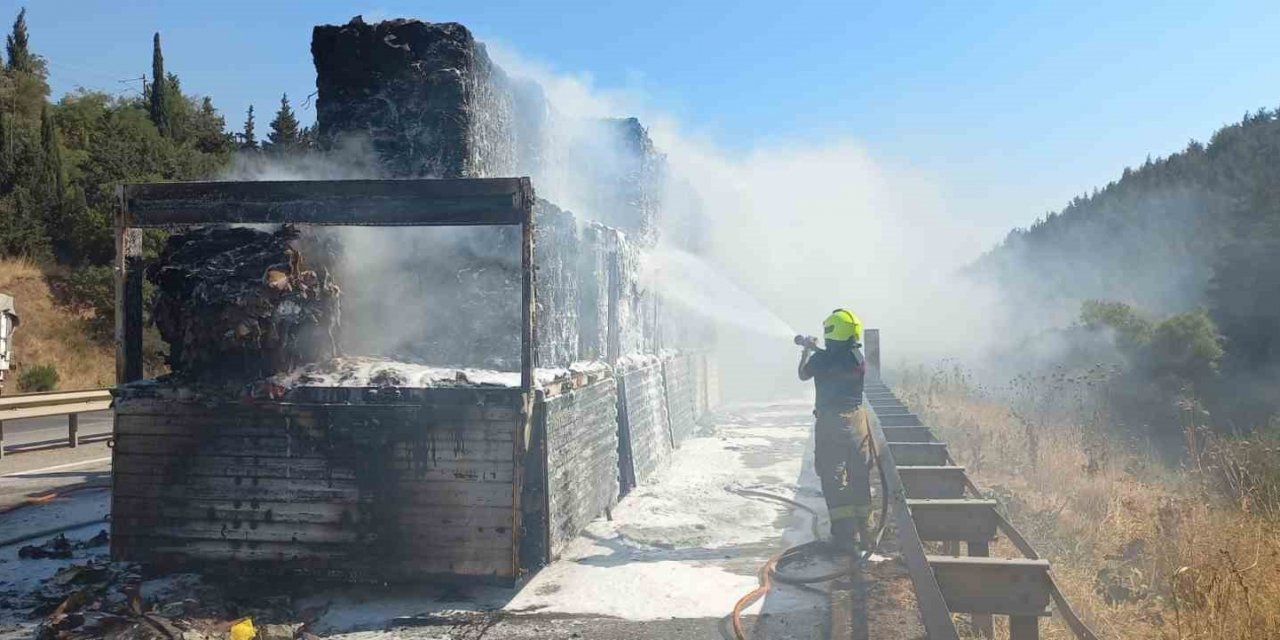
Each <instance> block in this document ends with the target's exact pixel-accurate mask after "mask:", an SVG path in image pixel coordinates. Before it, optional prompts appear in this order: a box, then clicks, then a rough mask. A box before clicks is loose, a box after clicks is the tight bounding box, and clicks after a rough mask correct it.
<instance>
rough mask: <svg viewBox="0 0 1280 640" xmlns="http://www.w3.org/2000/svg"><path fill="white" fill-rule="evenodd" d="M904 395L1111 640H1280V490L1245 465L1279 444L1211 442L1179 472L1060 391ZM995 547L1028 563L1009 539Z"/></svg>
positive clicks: (931, 378)
mask: <svg viewBox="0 0 1280 640" xmlns="http://www.w3.org/2000/svg"><path fill="white" fill-rule="evenodd" d="M898 389H899V390H900V391H901V396H902V398H903V399H904V401H906V402H907V403H908V404H909V405H910V406H912V407H913V409H914V410H915V411H916V412H917V413H920V414H922V416H923V417H924V418H925V420H926V423H927V424H929V425H930V426H932V427H934V429H935V431H936V432H937V434H938V436H939V437H940V438H941V439H943V440H945V441H946V442H947V443H948V445H949V446H950V448H951V450H952V455H953V456H954V457H955V458H956V460H957V463H958V464H961V465H965V466H967V467H968V468H969V470H970V473H971V476H972V477H973V478H974V481H975V482H976V483H977V484H978V486H979V487H981V488H982V489H983V491H984V492H986V493H989V495H990V497H993V498H995V499H997V500H999V501H1000V503H1001V505H1002V507H1003V510H1004V511H1005V513H1006V515H1007V516H1008V517H1009V518H1010V520H1011V521H1012V522H1013V523H1014V525H1015V526H1017V527H1018V529H1019V531H1021V532H1022V533H1023V535H1024V536H1025V537H1026V538H1027V539H1028V540H1029V541H1030V542H1031V543H1032V545H1033V546H1035V547H1036V549H1037V551H1038V552H1039V553H1040V554H1041V555H1042V556H1044V557H1046V558H1047V559H1049V560H1050V561H1052V562H1053V565H1054V572H1055V574H1056V575H1057V576H1058V579H1059V582H1060V583H1061V586H1062V588H1063V591H1064V592H1065V593H1066V595H1067V596H1068V598H1069V599H1070V600H1071V602H1072V603H1073V605H1074V607H1075V609H1076V610H1077V613H1079V614H1080V615H1081V617H1083V618H1084V619H1085V621H1086V622H1087V623H1089V624H1090V626H1091V627H1092V628H1093V629H1094V631H1095V632H1096V633H1098V635H1099V636H1100V637H1104V638H1162V639H1171V638H1177V639H1187V640H1190V639H1197V640H1199V639H1206V640H1208V639H1212V640H1228V639H1230V640H1246V639H1259V638H1280V535H1278V534H1280V522H1278V521H1277V519H1276V518H1275V517H1274V514H1275V510H1274V507H1273V506H1272V505H1275V504H1276V503H1275V502H1274V501H1272V500H1271V498H1272V496H1274V495H1275V494H1276V492H1277V485H1274V484H1270V483H1269V482H1268V479H1269V478H1268V477H1267V474H1266V473H1265V469H1267V468H1268V467H1267V466H1266V464H1258V463H1257V461H1256V460H1252V459H1248V458H1246V457H1245V456H1253V457H1257V456H1260V455H1265V454H1266V453H1267V452H1270V453H1275V452H1276V451H1277V449H1276V448H1275V447H1274V446H1271V447H1267V446H1261V445H1260V444H1259V443H1257V442H1256V441H1255V442H1253V443H1240V442H1234V441H1225V440H1217V441H1211V442H1208V443H1207V444H1206V446H1205V447H1204V451H1205V452H1206V453H1205V454H1203V455H1202V456H1201V458H1202V459H1201V460H1200V461H1198V462H1194V463H1193V464H1191V465H1190V468H1188V469H1173V468H1170V465H1169V464H1168V463H1166V462H1162V461H1160V460H1158V459H1157V458H1156V456H1154V455H1153V454H1150V453H1147V452H1144V451H1142V449H1141V447H1138V446H1135V445H1134V444H1133V443H1126V442H1124V441H1122V439H1121V438H1119V437H1118V436H1116V435H1115V434H1114V432H1113V431H1110V430H1109V429H1108V425H1107V424H1106V419H1105V416H1103V415H1102V414H1101V413H1100V412H1099V411H1097V410H1096V409H1094V408H1093V407H1091V406H1089V405H1088V403H1085V402H1076V401H1075V400H1076V399H1077V398H1081V397H1084V396H1083V395H1081V396H1077V397H1076V398H1072V397H1070V395H1069V394H1068V393H1066V392H1065V391H1064V389H1063V388H1062V387H1061V386H1060V385H1046V386H1045V388H1042V389H1034V388H1031V385H1029V386H1028V388H1027V389H1024V390H1023V395H1020V396H1017V397H1016V398H1015V400H1014V401H1012V402H1004V401H997V400H994V399H992V398H990V397H987V396H986V395H985V394H983V393H982V392H981V391H980V390H977V389H975V387H974V386H973V385H971V384H970V383H969V382H968V381H967V380H966V379H965V378H964V376H963V375H962V374H959V373H957V372H954V371H951V372H934V373H926V372H916V373H914V374H912V375H909V376H907V377H906V378H905V379H904V380H903V381H902V382H901V383H900V384H899V385H898ZM1064 399H1065V400H1066V401H1064ZM1259 449H1261V450H1262V453H1259V452H1258V451H1259ZM1263 462H1264V463H1269V462H1270V458H1267V459H1266V460H1264V461H1263ZM1273 469H1274V468H1273ZM1275 473H1276V474H1277V475H1280V470H1277V471H1275ZM1263 504H1265V505H1266V506H1267V508H1266V509H1261V508H1258V506H1259V505H1263ZM994 551H995V552H996V553H997V554H999V555H1004V556H1008V557H1013V556H1016V555H1017V554H1016V551H1015V550H1014V549H1013V548H1012V547H1010V546H1008V545H1007V543H1003V542H1002V543H1001V544H999V545H997V547H996V548H995V549H994ZM1044 626H1045V627H1046V629H1045V630H1044V633H1043V636H1042V637H1045V638H1070V637H1073V636H1072V634H1071V633H1070V631H1069V630H1067V629H1066V627H1065V626H1064V625H1063V624H1062V623H1061V621H1059V620H1057V619H1056V618H1055V620H1054V622H1052V623H1050V624H1047V625H1044Z"/></svg>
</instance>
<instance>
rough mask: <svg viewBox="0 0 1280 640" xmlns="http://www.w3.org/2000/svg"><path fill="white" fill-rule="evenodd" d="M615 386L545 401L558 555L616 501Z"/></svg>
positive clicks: (552, 530)
mask: <svg viewBox="0 0 1280 640" xmlns="http://www.w3.org/2000/svg"><path fill="white" fill-rule="evenodd" d="M617 389H618V386H617V383H616V382H615V381H614V380H613V379H612V378H609V379H605V380H602V381H600V382H597V383H595V384H593V385H590V386H587V387H583V388H580V389H576V390H574V391H573V392H571V393H569V394H565V395H561V396H558V397H556V398H553V399H551V400H548V401H546V402H545V403H544V406H543V408H542V409H543V411H542V412H541V415H542V419H543V420H544V421H545V423H544V429H545V434H546V446H547V469H546V472H545V473H546V478H545V486H546V490H547V510H548V512H549V513H548V521H547V525H546V526H547V527H548V529H549V531H548V543H549V545H550V555H551V556H552V557H555V556H556V555H558V554H559V552H560V551H561V550H562V549H563V548H564V546H565V545H567V544H568V543H569V541H571V540H572V539H573V538H574V537H576V536H577V535H578V533H579V532H580V531H581V530H582V528H583V527H585V526H586V525H587V524H588V523H589V522H591V521H592V520H594V519H595V518H596V517H597V516H599V515H600V514H602V513H604V511H605V510H606V509H608V508H609V507H611V506H612V505H613V504H614V503H615V502H616V500H617V497H618V493H619V491H618V399H617Z"/></svg>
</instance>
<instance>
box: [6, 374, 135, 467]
mask: <svg viewBox="0 0 1280 640" xmlns="http://www.w3.org/2000/svg"><path fill="white" fill-rule="evenodd" d="M110 408H111V391H110V390H109V389H86V390H82V391H50V392H46V393H24V394H19V395H13V396H0V458H3V457H4V455H5V447H4V423H5V422H6V421H9V420H24V419H27V418H47V417H49V416H63V415H65V416H67V439H66V440H61V439H58V440H49V441H45V442H33V443H29V444H24V445H22V447H21V449H19V450H17V451H11V452H10V453H23V452H26V451H35V450H39V449H47V448H50V447H57V446H67V447H78V446H80V444H81V443H84V442H92V441H95V440H102V439H106V438H109V437H111V434H109V433H106V434H93V435H91V436H80V414H82V413H88V412H91V411H105V410H107V409H110Z"/></svg>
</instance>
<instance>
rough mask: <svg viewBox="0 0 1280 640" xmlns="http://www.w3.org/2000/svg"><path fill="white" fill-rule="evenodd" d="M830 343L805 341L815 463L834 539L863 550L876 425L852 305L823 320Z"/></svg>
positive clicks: (803, 375)
mask: <svg viewBox="0 0 1280 640" xmlns="http://www.w3.org/2000/svg"><path fill="white" fill-rule="evenodd" d="M822 329H823V339H824V343H825V344H824V346H825V348H823V349H819V348H818V346H817V341H816V340H807V341H804V342H803V351H802V352H801V354H800V367H799V374H800V379H801V380H809V379H810V378H812V379H813V385H814V389H815V391H816V392H817V400H816V402H815V403H814V411H813V415H814V417H815V418H816V420H815V422H814V443H815V447H814V468H815V470H816V471H817V473H818V478H819V479H820V480H821V481H822V497H823V499H824V500H826V502H827V513H828V515H829V517H830V519H831V539H832V544H833V545H834V546H835V547H836V548H837V549H839V550H841V551H847V552H854V551H856V550H857V542H856V541H855V540H856V539H860V540H861V542H862V545H863V546H864V547H865V546H868V545H870V544H872V541H871V540H869V539H868V533H867V531H868V524H869V518H870V515H871V479H870V468H869V466H870V456H869V452H870V446H871V442H870V433H871V431H870V428H869V426H868V424H867V413H866V409H865V408H864V407H863V406H862V385H863V379H864V378H865V376H866V370H867V365H866V360H865V358H864V357H863V355H862V351H861V347H862V344H861V343H860V341H861V339H862V322H861V321H860V320H858V316H856V315H854V314H853V312H851V311H849V310H847V309H836V310H835V311H833V312H831V315H830V316H827V319H826V320H824V321H823V323H822Z"/></svg>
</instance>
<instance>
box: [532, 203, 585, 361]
mask: <svg viewBox="0 0 1280 640" xmlns="http://www.w3.org/2000/svg"><path fill="white" fill-rule="evenodd" d="M533 215H534V224H535V226H534V247H536V249H535V251H534V254H533V255H534V264H535V268H536V270H535V281H534V301H535V302H536V304H537V311H536V313H537V316H536V317H537V332H538V336H537V340H538V344H537V349H538V353H537V358H538V366H541V367H548V368H551V367H567V366H569V365H570V364H572V363H573V362H575V361H578V360H582V359H585V358H583V357H582V356H581V355H580V354H579V352H578V345H579V337H578V332H579V323H580V319H579V312H580V304H581V302H580V298H581V288H582V280H583V276H584V274H583V273H582V272H580V271H579V269H578V267H579V264H580V255H579V254H580V252H581V251H582V239H581V234H580V233H579V231H578V223H577V220H575V219H574V216H573V214H572V213H569V212H568V211H564V210H563V209H560V208H559V207H557V206H555V205H553V204H551V203H550V202H546V201H543V200H539V201H538V202H537V203H536V204H535V206H534V211H533Z"/></svg>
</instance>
